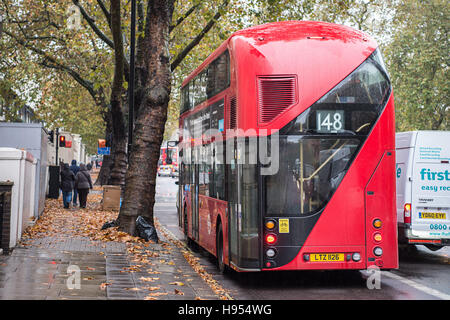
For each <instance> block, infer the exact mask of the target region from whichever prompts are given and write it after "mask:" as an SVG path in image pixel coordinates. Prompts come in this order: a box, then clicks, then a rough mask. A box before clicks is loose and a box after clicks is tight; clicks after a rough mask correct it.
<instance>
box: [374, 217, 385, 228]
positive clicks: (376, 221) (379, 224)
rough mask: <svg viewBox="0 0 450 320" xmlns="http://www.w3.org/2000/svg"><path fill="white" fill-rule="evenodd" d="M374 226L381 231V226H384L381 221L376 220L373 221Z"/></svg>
mask: <svg viewBox="0 0 450 320" xmlns="http://www.w3.org/2000/svg"><path fill="white" fill-rule="evenodd" d="M372 225H373V227H374V228H376V229H380V228H381V226H382V225H383V223H382V222H381V220H380V219H375V220H373V222H372Z"/></svg>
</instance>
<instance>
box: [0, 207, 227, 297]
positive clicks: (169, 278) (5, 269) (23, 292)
mask: <svg viewBox="0 0 450 320" xmlns="http://www.w3.org/2000/svg"><path fill="white" fill-rule="evenodd" d="M71 210H72V214H68V215H67V217H68V218H67V219H68V220H67V221H65V222H66V223H62V225H63V226H64V225H67V226H68V227H67V228H70V225H71V223H72V224H73V221H74V220H70V219H71V218H70V216H73V214H74V213H76V212H77V210H78V209H77V208H74V209H71ZM156 210H158V209H156ZM62 217H64V216H62ZM63 222H64V221H63ZM158 236H159V239H160V242H159V243H157V244H155V243H135V242H130V243H124V242H116V241H94V240H92V239H90V238H88V237H82V236H74V235H73V233H70V232H69V231H68V232H67V233H66V232H64V230H59V229H58V233H57V234H52V235H51V236H45V237H42V238H39V237H36V238H32V239H29V240H27V241H22V242H21V244H20V245H18V246H17V247H16V248H14V250H12V252H10V254H9V255H0V299H1V300H111V299H113V300H116V299H120V300H194V299H197V300H200V299H201V300H218V299H220V296H219V295H218V294H217V292H215V291H213V290H212V288H211V286H210V285H208V284H207V282H205V280H204V279H203V278H202V277H201V276H200V275H199V274H198V272H196V271H194V269H193V268H192V267H191V265H190V263H189V261H188V260H187V259H186V258H185V256H186V250H185V248H184V247H179V246H177V245H175V244H173V243H171V242H170V241H169V240H170V239H168V238H167V237H166V236H165V234H164V233H162V232H158ZM191 263H192V262H191Z"/></svg>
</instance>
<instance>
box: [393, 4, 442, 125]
mask: <svg viewBox="0 0 450 320" xmlns="http://www.w3.org/2000/svg"><path fill="white" fill-rule="evenodd" d="M449 14H450V4H449V2H448V1H445V0H429V1H411V0H405V1H401V2H400V3H399V4H398V6H397V10H396V14H395V17H394V21H393V23H394V32H393V34H394V36H393V40H392V43H390V44H389V45H388V46H387V50H386V53H387V62H388V69H389V70H390V73H391V78H392V82H393V86H394V94H395V98H396V99H395V106H396V121H397V129H398V130H400V131H405V130H424V129H427V130H450V89H449V88H450V81H449V76H448V71H449V62H450V57H449V49H450V48H449V41H450V40H449V28H450V16H449Z"/></svg>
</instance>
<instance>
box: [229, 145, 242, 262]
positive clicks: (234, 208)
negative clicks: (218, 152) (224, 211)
mask: <svg viewBox="0 0 450 320" xmlns="http://www.w3.org/2000/svg"><path fill="white" fill-rule="evenodd" d="M226 167H227V177H226V179H227V182H226V185H227V187H228V198H227V199H228V212H229V215H228V226H229V228H228V241H229V243H228V245H229V248H230V255H229V256H230V262H231V263H233V264H234V265H235V266H238V212H239V210H238V204H239V201H238V190H237V181H238V179H237V150H236V139H233V140H232V141H227V142H226Z"/></svg>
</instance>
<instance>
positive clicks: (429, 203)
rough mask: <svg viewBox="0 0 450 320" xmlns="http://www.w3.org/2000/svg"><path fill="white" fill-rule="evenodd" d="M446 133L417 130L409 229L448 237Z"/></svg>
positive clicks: (449, 147)
mask: <svg viewBox="0 0 450 320" xmlns="http://www.w3.org/2000/svg"><path fill="white" fill-rule="evenodd" d="M449 162H450V132H447V131H419V132H418V134H417V140H416V146H415V150H414V164H413V186H412V215H411V232H412V235H413V236H415V237H419V238H422V239H450V164H449Z"/></svg>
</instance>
